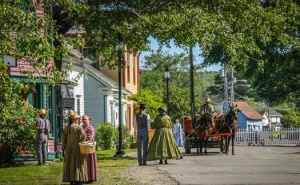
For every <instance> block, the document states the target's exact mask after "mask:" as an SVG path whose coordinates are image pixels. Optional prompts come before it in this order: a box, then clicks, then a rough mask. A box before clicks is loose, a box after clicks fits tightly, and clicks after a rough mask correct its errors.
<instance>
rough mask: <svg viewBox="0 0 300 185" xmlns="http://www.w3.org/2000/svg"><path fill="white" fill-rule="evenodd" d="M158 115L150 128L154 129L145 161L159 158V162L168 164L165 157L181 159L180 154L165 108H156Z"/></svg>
mask: <svg viewBox="0 0 300 185" xmlns="http://www.w3.org/2000/svg"><path fill="white" fill-rule="evenodd" d="M158 112H159V115H158V116H156V117H155V119H154V122H153V125H152V128H153V129H155V132H154V135H153V138H152V140H151V143H150V145H149V148H148V153H147V157H146V159H147V161H153V160H159V164H162V163H163V160H165V164H168V161H167V159H182V154H181V152H180V151H179V148H178V146H177V144H176V142H175V140H174V137H173V134H172V132H171V129H172V127H173V124H172V121H171V118H170V117H169V116H168V115H167V114H166V108H165V107H160V108H159V109H158Z"/></svg>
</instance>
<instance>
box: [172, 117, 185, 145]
mask: <svg viewBox="0 0 300 185" xmlns="http://www.w3.org/2000/svg"><path fill="white" fill-rule="evenodd" d="M173 134H174V137H175V141H176V143H177V145H178V146H183V142H182V126H181V124H180V123H179V120H178V119H176V123H175V124H174V128H173Z"/></svg>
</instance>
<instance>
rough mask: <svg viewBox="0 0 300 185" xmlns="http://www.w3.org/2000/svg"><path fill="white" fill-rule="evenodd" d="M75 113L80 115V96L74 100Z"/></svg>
mask: <svg viewBox="0 0 300 185" xmlns="http://www.w3.org/2000/svg"><path fill="white" fill-rule="evenodd" d="M76 107H77V114H78V115H80V98H77V100H76Z"/></svg>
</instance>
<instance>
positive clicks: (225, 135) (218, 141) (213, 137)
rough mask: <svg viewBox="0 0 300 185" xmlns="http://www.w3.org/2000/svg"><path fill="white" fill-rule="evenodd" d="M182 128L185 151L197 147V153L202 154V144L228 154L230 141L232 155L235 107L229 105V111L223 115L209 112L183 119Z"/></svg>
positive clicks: (235, 117) (187, 151) (189, 151)
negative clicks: (214, 114) (217, 148)
mask: <svg viewBox="0 0 300 185" xmlns="http://www.w3.org/2000/svg"><path fill="white" fill-rule="evenodd" d="M183 130H184V134H185V138H184V141H185V142H184V147H185V152H186V153H191V148H197V154H199V146H200V154H202V146H203V145H204V146H205V151H204V152H205V154H206V153H207V147H209V148H216V147H219V148H220V152H222V153H226V154H228V151H229V144H230V141H232V142H231V143H232V154H233V155H234V139H235V135H236V133H237V130H238V127H237V109H236V107H230V111H229V112H228V113H227V114H226V115H224V114H222V115H219V116H213V115H211V114H209V113H205V114H203V115H202V116H201V117H200V116H196V117H195V118H194V119H191V118H186V119H185V120H184V125H183Z"/></svg>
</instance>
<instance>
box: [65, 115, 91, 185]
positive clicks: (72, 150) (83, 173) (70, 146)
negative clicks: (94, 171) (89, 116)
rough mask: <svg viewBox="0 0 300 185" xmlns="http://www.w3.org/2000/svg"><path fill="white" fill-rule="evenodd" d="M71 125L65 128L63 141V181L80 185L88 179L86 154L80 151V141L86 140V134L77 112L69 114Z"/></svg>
mask: <svg viewBox="0 0 300 185" xmlns="http://www.w3.org/2000/svg"><path fill="white" fill-rule="evenodd" d="M68 118H69V125H68V126H66V127H65V128H64V129H63V133H62V141H63V145H62V147H63V151H64V165H63V182H70V185H80V184H82V183H83V182H85V181H87V180H88V173H87V165H86V156H85V155H83V154H81V153H80V149H79V143H80V142H83V141H85V139H86V135H85V132H84V131H83V128H82V127H81V126H80V125H79V124H78V121H79V118H80V116H79V115H78V114H76V113H75V112H71V113H70V114H69V115H68Z"/></svg>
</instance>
